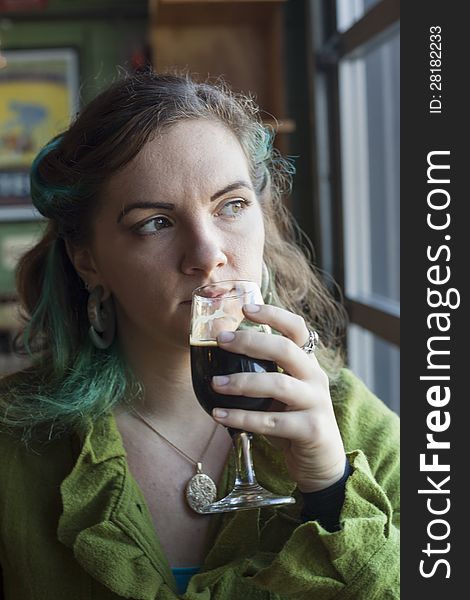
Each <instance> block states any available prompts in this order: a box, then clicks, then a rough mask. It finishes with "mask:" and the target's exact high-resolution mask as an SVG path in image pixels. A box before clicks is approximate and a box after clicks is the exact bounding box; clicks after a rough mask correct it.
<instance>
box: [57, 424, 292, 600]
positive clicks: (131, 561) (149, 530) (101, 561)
mask: <svg viewBox="0 0 470 600" xmlns="http://www.w3.org/2000/svg"><path fill="white" fill-rule="evenodd" d="M81 444H82V446H81V450H80V451H79V455H78V458H77V460H76V463H75V465H74V467H73V469H72V471H71V472H70V474H69V475H68V476H67V477H66V479H64V481H63V482H62V485H61V495H62V502H63V512H62V515H61V517H60V520H59V525H58V530H57V534H58V539H59V541H60V542H62V543H63V544H64V545H65V546H67V547H69V548H71V549H72V550H73V552H74V555H75V558H76V559H77V561H78V562H79V563H80V564H81V565H82V567H83V568H84V569H85V570H86V571H87V572H88V573H89V574H90V575H91V576H93V577H94V578H95V579H97V580H98V581H100V582H101V583H102V584H103V585H105V586H107V587H108V588H110V589H111V590H112V591H113V592H114V593H116V594H118V595H121V596H124V597H132V598H136V599H142V600H153V599H154V598H155V597H157V595H158V593H159V590H160V588H161V586H162V585H166V586H168V588H169V589H167V592H168V593H169V595H168V597H169V598H171V597H173V595H172V592H170V590H172V591H173V594H175V593H176V592H175V590H176V584H175V581H174V578H173V575H172V573H171V569H170V566H169V565H168V562H167V560H166V557H165V555H164V553H163V551H162V548H161V545H160V543H159V541H158V537H157V535H156V533H155V529H154V526H153V522H152V518H151V515H150V512H149V510H148V507H147V504H146V501H145V498H144V496H143V494H142V491H141V490H140V487H139V486H138V484H137V483H136V481H135V480H134V478H133V477H132V475H131V473H130V471H129V468H128V465H127V460H126V452H125V449H124V446H123V443H122V438H121V436H120V433H119V431H118V428H117V425H116V421H115V419H114V416H113V415H112V414H111V413H110V414H108V415H106V416H105V417H103V418H101V419H99V420H98V421H97V422H96V423H94V424H90V427H89V430H88V432H87V433H86V435H84V437H83V439H82V440H81ZM253 457H254V463H255V466H256V472H257V476H258V479H259V482H260V483H261V485H264V486H266V487H267V488H268V489H270V490H272V491H273V492H275V493H280V494H289V493H292V491H293V490H294V487H295V485H294V483H293V482H291V481H290V480H289V479H288V476H287V471H286V467H285V464H284V460H283V457H282V454H281V453H280V452H279V451H277V450H276V449H274V448H273V446H272V445H271V444H269V442H268V441H267V440H266V439H265V438H263V437H257V436H255V440H254V444H253ZM233 479H234V464H233V456H232V455H230V459H229V461H228V462H227V464H226V465H225V468H224V471H223V475H222V477H221V480H220V482H219V492H220V494H221V495H225V494H226V493H228V491H229V488H230V484H231V482H232V481H233ZM259 517H260V511H259V510H253V511H242V512H237V513H232V514H222V515H214V516H213V517H210V518H211V519H212V526H213V527H215V528H216V541H215V544H214V546H213V548H212V549H211V551H210V552H209V554H208V556H207V557H206V561H205V564H204V565H203V569H202V571H204V570H209V569H210V570H212V573H211V576H210V578H211V580H212V579H213V577H217V576H222V573H223V571H224V570H225V568H223V569H221V572H220V573H219V570H218V567H222V565H227V564H228V563H230V562H232V561H235V560H236V559H237V558H238V556H239V555H240V556H242V555H244V556H246V555H247V553H248V555H249V554H251V553H254V552H256V550H257V549H258V546H259V529H260V525H259ZM214 569H216V570H215V571H213V570H214ZM208 575H209V574H208ZM199 577H200V576H199ZM208 583H209V582H208Z"/></svg>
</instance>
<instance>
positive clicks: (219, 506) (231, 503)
mask: <svg viewBox="0 0 470 600" xmlns="http://www.w3.org/2000/svg"><path fill="white" fill-rule="evenodd" d="M294 503H295V499H294V498H292V496H276V495H275V494H273V493H271V492H268V490H265V489H264V488H263V487H261V486H260V485H259V484H258V483H252V484H247V483H245V484H241V485H238V486H235V488H234V489H233V490H232V491H231V492H230V494H229V495H228V496H225V498H222V499H221V500H218V501H217V502H213V503H212V504H208V505H207V506H204V507H203V508H202V509H201V510H200V512H201V513H202V514H205V515H211V514H214V513H222V512H231V511H233V510H250V509H252V508H261V507H263V506H283V505H285V504H294Z"/></svg>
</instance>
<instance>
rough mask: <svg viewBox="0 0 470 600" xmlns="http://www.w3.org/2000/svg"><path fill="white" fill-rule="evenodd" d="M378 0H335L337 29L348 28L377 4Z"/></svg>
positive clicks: (343, 29)
mask: <svg viewBox="0 0 470 600" xmlns="http://www.w3.org/2000/svg"><path fill="white" fill-rule="evenodd" d="M377 2H379V0H336V21H337V28H338V31H345V30H346V29H349V28H350V27H351V26H352V25H354V23H355V22H356V21H359V19H360V18H361V17H363V16H364V14H365V13H366V12H367V11H368V10H369V8H370V7H371V6H374V4H377Z"/></svg>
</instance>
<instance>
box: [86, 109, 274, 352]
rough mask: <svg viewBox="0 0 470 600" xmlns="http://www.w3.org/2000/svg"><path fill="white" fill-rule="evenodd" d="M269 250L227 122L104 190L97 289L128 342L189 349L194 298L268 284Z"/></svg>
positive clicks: (157, 151) (188, 132)
mask: <svg viewBox="0 0 470 600" xmlns="http://www.w3.org/2000/svg"><path fill="white" fill-rule="evenodd" d="M263 246H264V226H263V217H262V212H261V208H260V205H259V203H258V200H257V198H256V195H255V192H254V190H253V188H252V184H251V180H250V176H249V169H248V163H247V160H246V158H245V155H244V153H243V150H242V148H241V146H240V144H239V142H238V140H237V139H236V137H235V136H234V134H233V133H232V132H231V131H230V130H228V129H227V128H226V127H225V126H223V125H222V124H220V123H218V122H213V121H204V120H192V121H183V122H180V123H178V124H176V125H174V126H172V127H171V128H170V129H168V130H166V131H164V132H163V133H160V134H159V135H158V136H157V137H156V138H155V139H154V140H153V141H150V142H149V143H148V144H147V145H146V146H145V147H144V148H143V150H142V151H141V152H140V153H139V154H138V155H137V156H136V158H135V159H134V160H133V161H132V162H130V163H129V164H128V165H126V166H125V168H123V169H122V170H121V171H120V172H118V173H117V174H115V175H114V176H113V177H112V178H111V179H110V181H109V182H108V183H107V185H106V186H105V189H104V193H103V197H102V199H101V205H100V209H99V211H98V214H97V216H96V221H95V224H94V236H93V244H92V247H91V248H90V249H89V251H90V254H91V258H92V263H93V265H94V269H95V273H96V277H93V280H92V281H90V279H89V283H91V284H92V285H97V284H101V285H103V286H104V288H105V291H107V292H108V291H109V292H110V293H111V294H112V296H113V298H114V302H115V306H116V312H117V318H118V329H119V335H120V336H130V338H129V339H132V340H133V342H134V343H135V342H137V343H143V344H145V345H149V347H154V345H155V344H158V346H159V347H160V348H163V347H165V345H168V344H170V345H177V346H182V345H184V346H187V345H188V331H189V317H190V300H191V292H192V290H193V289H194V288H196V287H198V286H200V285H203V284H206V283H209V282H213V281H221V280H224V279H249V280H253V281H257V282H258V283H260V280H261V264H262V257H263Z"/></svg>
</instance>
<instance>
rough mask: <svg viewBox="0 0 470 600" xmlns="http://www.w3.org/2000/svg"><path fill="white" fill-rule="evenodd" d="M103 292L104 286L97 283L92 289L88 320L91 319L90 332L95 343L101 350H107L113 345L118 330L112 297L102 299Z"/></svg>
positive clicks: (88, 304) (88, 306)
mask: <svg viewBox="0 0 470 600" xmlns="http://www.w3.org/2000/svg"><path fill="white" fill-rule="evenodd" d="M103 294H104V289H103V286H101V285H97V286H96V287H95V288H94V289H93V290H92V291H91V293H90V295H89V297H88V303H87V312H88V320H89V321H90V329H89V330H88V334H89V336H90V339H91V341H92V342H93V345H94V346H95V347H96V348H99V349H100V350H106V348H109V346H111V344H112V343H113V340H114V333H115V330H116V315H115V313H114V305H113V301H112V299H111V297H109V298H108V299H107V300H102V298H103ZM100 334H101V335H100Z"/></svg>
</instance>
